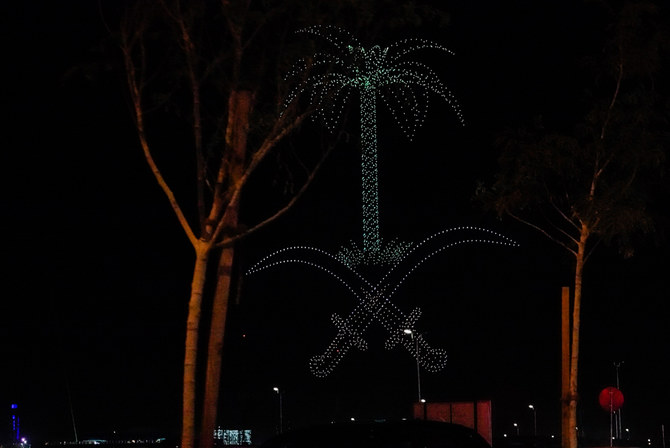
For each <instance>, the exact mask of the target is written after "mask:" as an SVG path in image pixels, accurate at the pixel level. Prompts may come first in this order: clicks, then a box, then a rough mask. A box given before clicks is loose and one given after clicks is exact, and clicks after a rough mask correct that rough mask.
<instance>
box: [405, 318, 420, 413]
mask: <svg viewBox="0 0 670 448" xmlns="http://www.w3.org/2000/svg"><path fill="white" fill-rule="evenodd" d="M403 332H404V333H405V334H408V335H410V337H411V338H412V341H413V342H414V344H415V347H416V353H415V354H416V384H417V391H418V395H419V403H421V369H420V368H419V338H415V337H414V331H412V330H410V329H409V328H406V329H405V330H403Z"/></svg>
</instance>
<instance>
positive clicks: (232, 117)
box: [200, 90, 253, 448]
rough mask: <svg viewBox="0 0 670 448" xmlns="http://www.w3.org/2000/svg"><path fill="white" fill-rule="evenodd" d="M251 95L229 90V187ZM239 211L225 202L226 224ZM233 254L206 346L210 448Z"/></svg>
mask: <svg viewBox="0 0 670 448" xmlns="http://www.w3.org/2000/svg"><path fill="white" fill-rule="evenodd" d="M252 98H253V94H252V92H250V91H246V90H241V91H232V92H231V96H230V98H229V101H228V124H227V132H226V146H227V151H226V154H227V157H226V160H224V161H223V163H224V164H225V165H226V166H227V175H228V185H229V186H230V187H229V188H234V187H235V185H236V184H237V181H238V180H239V178H240V177H241V176H242V174H243V172H244V164H245V155H246V150H247V135H248V132H249V118H250V114H251V109H252ZM220 200H222V198H220V197H219V198H215V201H220ZM238 212H239V202H236V203H229V204H228V206H227V207H226V211H225V214H224V217H223V218H222V219H224V225H225V226H226V228H229V229H235V228H237V226H238ZM234 255H235V248H234V247H233V246H231V247H224V248H223V249H222V250H221V255H220V257H219V265H218V270H217V275H216V290H215V292H214V301H213V304H212V316H211V323H210V331H209V341H208V347H207V372H206V377H205V397H204V400H203V408H202V424H201V426H200V447H201V448H212V446H213V443H214V427H215V426H216V416H217V411H218V404H219V392H220V381H221V362H222V357H223V340H224V337H225V332H226V318H227V315H228V303H229V298H230V287H231V276H232V270H233V259H234Z"/></svg>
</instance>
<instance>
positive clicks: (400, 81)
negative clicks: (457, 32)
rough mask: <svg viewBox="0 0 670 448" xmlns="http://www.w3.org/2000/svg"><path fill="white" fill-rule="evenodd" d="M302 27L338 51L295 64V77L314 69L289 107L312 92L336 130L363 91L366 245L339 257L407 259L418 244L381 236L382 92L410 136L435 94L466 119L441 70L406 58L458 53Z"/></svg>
mask: <svg viewBox="0 0 670 448" xmlns="http://www.w3.org/2000/svg"><path fill="white" fill-rule="evenodd" d="M300 32H301V33H306V34H310V35H313V36H317V37H320V38H323V39H324V40H325V41H326V42H328V43H329V44H330V46H331V47H332V49H333V50H334V52H318V53H316V54H314V56H313V57H312V58H311V59H310V60H301V61H299V63H297V64H296V65H295V66H294V67H293V69H292V70H291V72H290V73H289V77H296V78H298V77H300V75H301V74H302V75H304V74H305V73H308V67H309V69H310V70H309V73H310V74H309V75H308V76H302V77H301V79H302V80H301V82H299V83H298V85H297V86H295V87H294V88H293V90H292V91H291V92H290V93H289V95H288V96H287V98H286V102H285V106H286V107H287V106H288V105H289V104H290V103H291V102H293V101H294V100H296V98H297V97H298V96H300V95H301V94H303V93H309V97H310V102H311V103H312V105H314V106H316V112H315V114H314V116H315V118H318V119H320V120H321V121H323V123H324V124H325V126H326V127H327V128H328V129H330V130H331V131H332V130H334V129H335V128H336V127H337V126H338V125H339V124H340V121H341V118H342V116H343V110H344V106H345V104H346V103H347V102H348V101H349V99H350V96H351V93H352V91H354V92H357V93H358V94H359V96H360V115H361V118H360V119H361V130H360V132H361V154H362V159H361V169H362V173H361V174H362V181H363V183H362V185H363V245H362V248H360V247H358V246H357V245H356V244H354V243H352V245H351V247H343V248H342V250H341V251H340V252H339V253H338V258H339V259H340V260H342V261H343V262H345V263H346V264H349V265H351V266H356V265H360V264H373V265H387V264H390V263H393V261H394V260H398V259H400V258H402V255H403V254H404V253H406V252H407V250H409V248H410V247H411V245H412V244H411V243H404V242H399V241H397V240H391V241H389V242H388V243H386V244H383V243H382V238H381V235H380V225H379V186H378V163H377V101H378V97H379V98H381V100H382V102H383V103H384V104H386V106H387V107H388V108H389V109H390V111H391V114H392V116H393V118H394V119H395V121H396V122H397V123H398V125H399V127H400V128H401V129H402V130H403V132H404V134H405V135H406V136H407V138H408V139H409V140H412V139H413V137H414V135H415V134H416V131H417V130H418V128H419V127H421V125H422V124H423V122H424V120H425V117H426V114H427V112H428V105H429V96H430V94H431V93H433V94H436V95H438V96H439V97H441V98H442V99H443V100H444V101H446V102H447V103H448V104H449V105H450V106H451V108H452V109H453V110H454V112H455V113H456V116H457V118H458V120H459V121H460V122H461V123H463V116H462V113H461V109H460V106H459V105H458V103H457V101H456V100H455V98H454V96H453V94H452V93H451V91H450V90H449V89H448V88H447V87H446V86H445V85H444V84H443V83H442V81H441V80H440V79H439V77H438V76H437V74H436V73H435V72H434V71H433V70H432V69H431V68H430V67H428V66H427V65H426V64H424V63H421V62H418V61H412V60H408V59H406V56H408V55H410V54H412V53H415V52H417V51H419V50H423V49H433V50H440V51H444V52H446V53H448V54H453V53H452V52H451V51H450V50H449V49H447V48H445V47H443V46H441V45H439V44H436V43H434V42H431V41H429V40H424V39H403V40H400V41H397V42H395V43H393V44H391V45H390V46H388V47H385V48H382V47H380V46H378V45H375V46H373V47H371V48H369V49H366V48H364V47H363V46H362V45H361V44H360V43H359V42H358V41H357V40H356V39H355V38H354V37H353V36H352V35H351V34H349V33H348V32H346V31H345V30H342V29H341V28H337V27H333V26H324V25H317V26H312V27H308V28H305V29H302V30H300Z"/></svg>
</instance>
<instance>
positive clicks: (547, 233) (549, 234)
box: [507, 211, 577, 256]
mask: <svg viewBox="0 0 670 448" xmlns="http://www.w3.org/2000/svg"><path fill="white" fill-rule="evenodd" d="M507 214H508V215H509V216H511V217H512V218H514V219H516V220H517V221H519V222H520V223H523V224H525V225H527V226H529V227H531V228H533V229H535V230H537V231H538V232H540V233H541V234H542V235H544V236H546V237H547V238H549V239H550V240H551V241H553V242H554V243H556V244H558V245H560V246H562V247H563V248H564V249H566V250H567V251H568V252H570V253H571V254H573V255H575V256H576V255H577V252H576V251H575V250H573V249H572V248H570V246H568V245H567V244H565V243H564V242H563V241H561V240H559V239H557V238H555V237H554V236H553V235H552V234H551V233H549V232H547V231H546V230H544V229H543V228H542V227H540V226H538V225H536V224H533V223H532V222H530V221H526V220H525V219H523V218H521V217H520V216H517V215H515V214H514V213H511V212H509V211H508V212H507Z"/></svg>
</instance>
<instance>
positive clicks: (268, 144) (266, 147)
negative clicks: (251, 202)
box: [211, 112, 309, 242]
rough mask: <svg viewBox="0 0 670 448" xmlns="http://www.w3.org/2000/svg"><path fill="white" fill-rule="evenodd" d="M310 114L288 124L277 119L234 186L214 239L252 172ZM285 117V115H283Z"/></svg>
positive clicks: (213, 239) (214, 239)
mask: <svg viewBox="0 0 670 448" xmlns="http://www.w3.org/2000/svg"><path fill="white" fill-rule="evenodd" d="M308 115H309V112H306V113H303V114H300V115H298V116H297V117H296V118H295V119H294V120H293V121H292V122H291V123H288V124H286V120H285V119H283V118H281V119H279V120H277V122H276V123H275V126H274V127H273V129H272V131H271V132H270V134H269V136H268V137H267V138H266V139H265V140H264V141H263V143H262V144H261V146H260V147H259V149H258V151H256V152H255V153H254V155H253V156H252V158H251V161H250V163H249V166H247V168H246V169H245V171H244V174H243V175H242V176H241V177H240V179H239V180H238V181H237V183H236V185H235V187H234V188H233V193H232V195H231V197H230V201H229V202H228V207H226V212H224V213H223V215H222V216H221V217H220V218H219V219H218V222H217V225H216V229H215V230H214V233H213V234H212V239H211V240H212V241H213V242H216V241H217V240H218V238H219V237H220V235H221V232H222V231H223V227H224V223H225V222H226V213H227V211H228V210H230V209H234V207H232V208H231V205H232V206H235V205H236V204H237V203H238V201H239V200H240V194H241V192H242V187H244V185H245V184H246V183H247V181H248V180H249V177H250V176H251V174H252V173H253V172H254V171H255V170H256V168H257V167H258V164H259V163H260V162H261V160H263V159H264V158H265V156H266V155H267V154H268V152H269V151H270V150H271V149H272V148H274V147H275V145H276V144H277V143H278V142H279V141H280V140H281V139H283V138H284V137H285V136H286V135H288V134H289V133H291V132H292V131H293V130H294V129H295V128H297V127H298V126H299V125H300V124H301V123H302V122H303V121H304V120H305V118H307V116H308ZM283 117H285V115H284V116H283Z"/></svg>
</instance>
